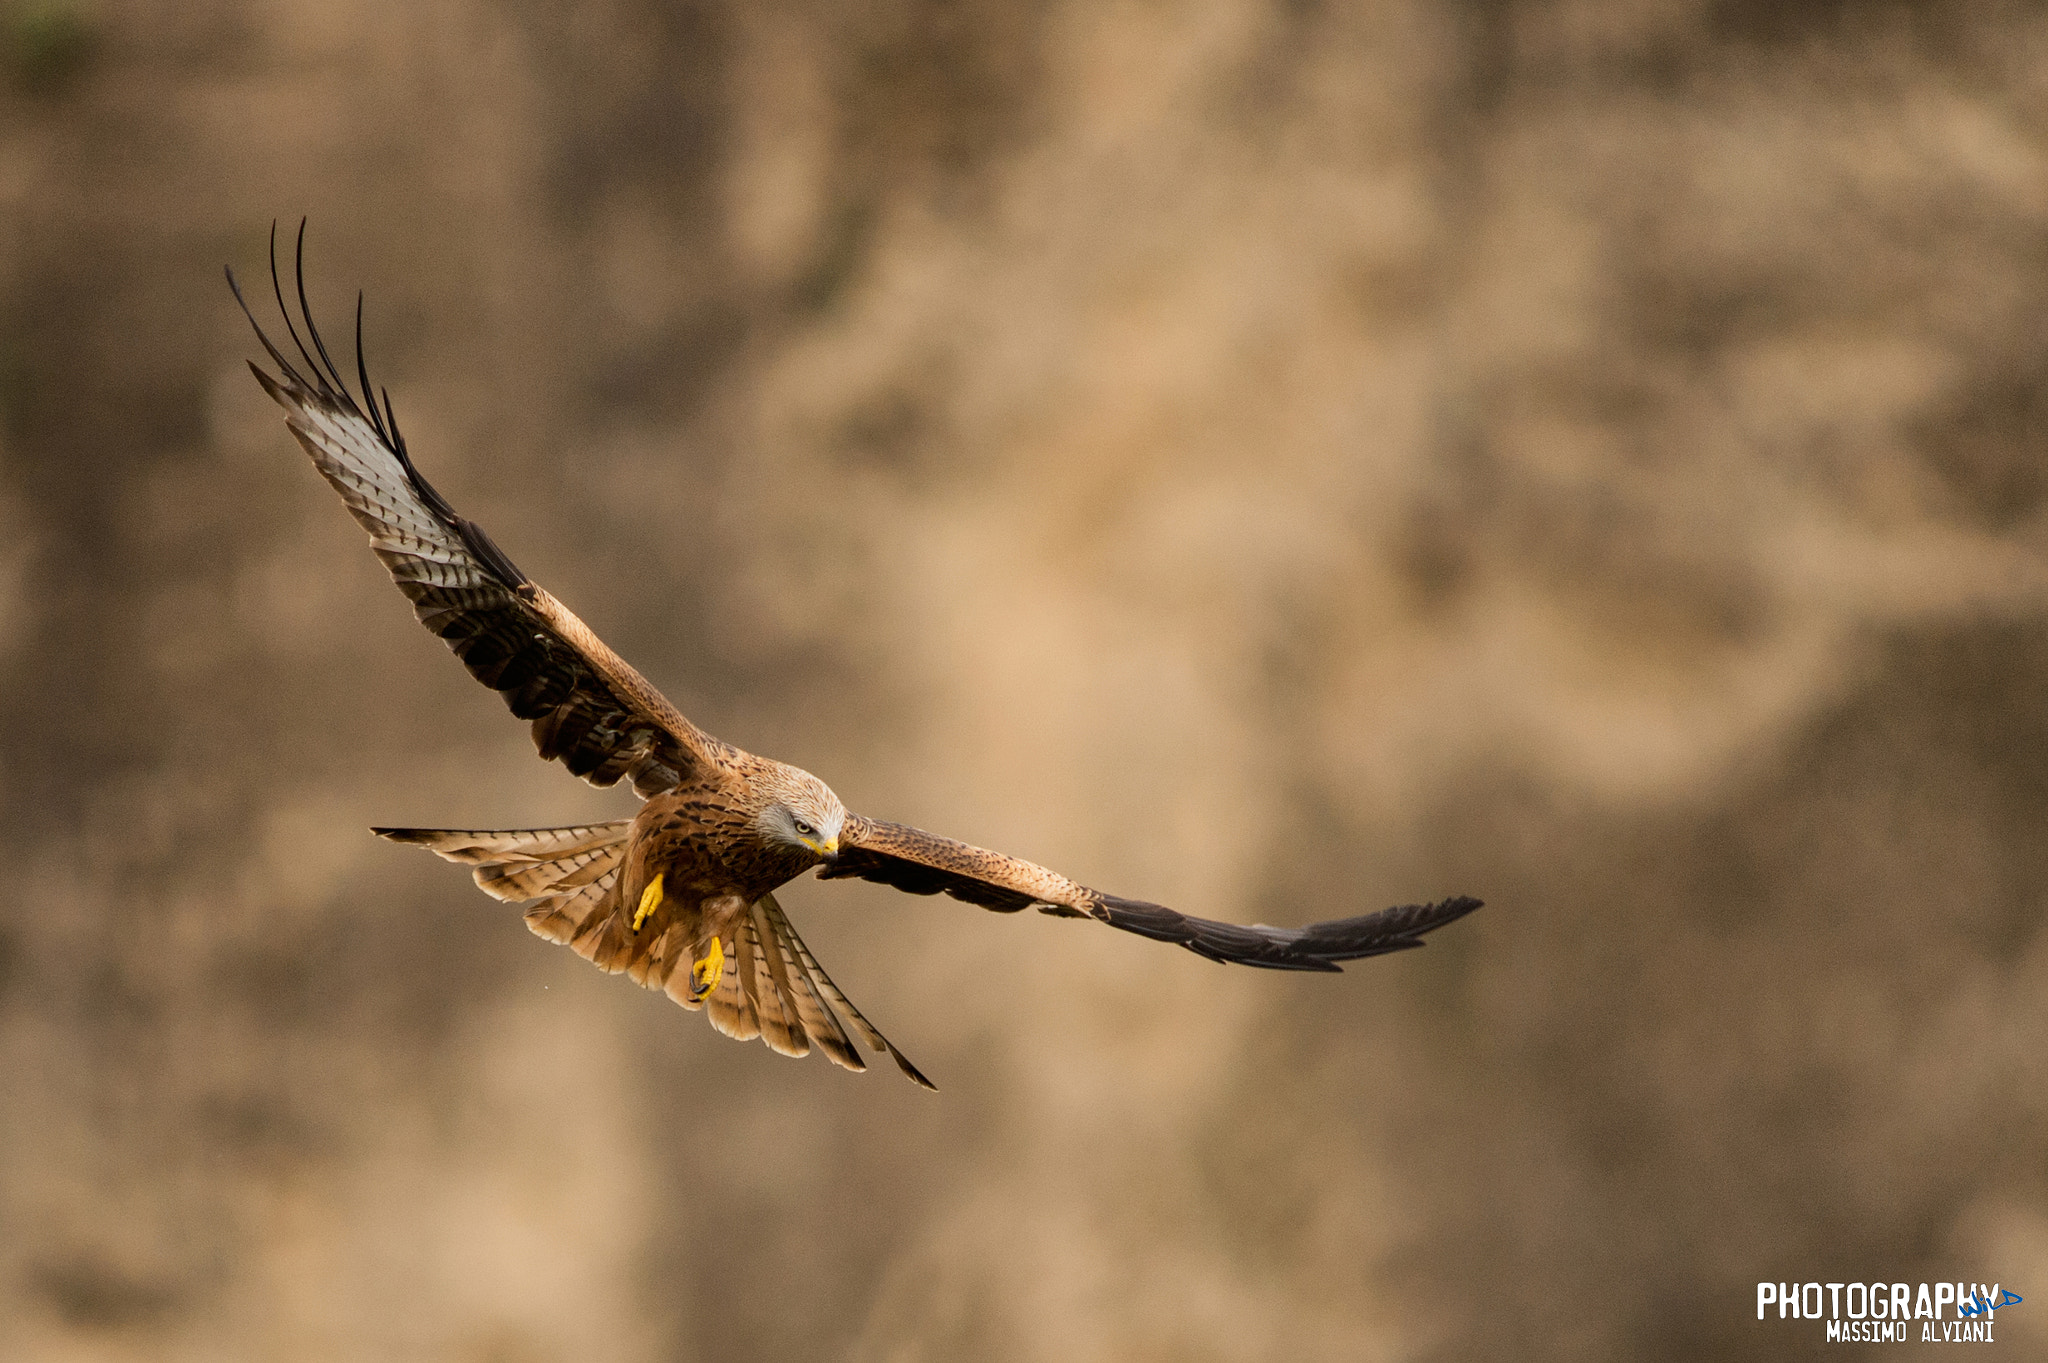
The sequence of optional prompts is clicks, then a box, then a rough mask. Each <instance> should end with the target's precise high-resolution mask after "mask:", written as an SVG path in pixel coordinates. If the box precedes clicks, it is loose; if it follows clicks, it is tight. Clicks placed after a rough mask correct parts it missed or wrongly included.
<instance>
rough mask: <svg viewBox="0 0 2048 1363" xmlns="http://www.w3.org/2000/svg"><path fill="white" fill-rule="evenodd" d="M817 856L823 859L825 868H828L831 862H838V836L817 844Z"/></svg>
mask: <svg viewBox="0 0 2048 1363" xmlns="http://www.w3.org/2000/svg"><path fill="white" fill-rule="evenodd" d="M818 854H819V855H820V856H822V857H824V858H825V864H826V865H827V866H830V865H831V864H832V863H833V862H835V861H837V860H839V838H838V836H837V835H836V834H835V835H834V836H832V837H830V838H827V839H826V840H825V841H823V842H821V843H819V844H818Z"/></svg>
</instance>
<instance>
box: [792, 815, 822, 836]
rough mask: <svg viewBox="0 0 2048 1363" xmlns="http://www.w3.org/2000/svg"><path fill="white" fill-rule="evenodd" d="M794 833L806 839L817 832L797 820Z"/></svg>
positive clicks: (800, 820)
mask: <svg viewBox="0 0 2048 1363" xmlns="http://www.w3.org/2000/svg"><path fill="white" fill-rule="evenodd" d="M796 831H797V832H799V833H801V834H803V835H804V836H805V837H807V838H808V837H810V836H811V835H812V834H813V833H816V832H817V831H818V830H817V829H815V828H813V827H811V826H810V825H809V824H807V823H805V822H804V821H803V820H802V819H798V820H797V821H796Z"/></svg>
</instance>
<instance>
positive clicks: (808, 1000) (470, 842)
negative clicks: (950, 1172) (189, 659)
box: [371, 819, 937, 1091]
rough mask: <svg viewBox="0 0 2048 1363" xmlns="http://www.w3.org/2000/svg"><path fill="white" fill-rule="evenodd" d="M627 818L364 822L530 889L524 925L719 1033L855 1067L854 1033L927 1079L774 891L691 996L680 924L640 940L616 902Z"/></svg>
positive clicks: (860, 1064)
mask: <svg viewBox="0 0 2048 1363" xmlns="http://www.w3.org/2000/svg"><path fill="white" fill-rule="evenodd" d="M632 828H633V822H632V820H630V819H619V820H615V821H613V822H611V823H598V824H582V825H579V826H577V827H573V828H512V829H489V830H486V829H469V828H377V829H372V830H371V831H372V832H374V833H376V834H377V835H378V836H379V837H384V838H389V839H391V840H392V841H393V842H403V843H411V844H413V845H414V846H418V847H425V848H427V849H428V850H429V851H432V852H434V853H435V854H437V855H439V856H441V857H445V858H446V859H447V860H449V861H454V862H460V863H461V864H463V865H465V866H469V867H471V868H473V869H472V871H471V874H472V875H473V876H474V878H475V880H476V883H477V887H478V888H479V889H481V890H482V891H483V892H484V893H485V894H487V895H490V896H491V897H492V898H494V899H503V900H507V901H510V902H515V903H516V902H523V901H526V900H537V901H539V902H537V903H535V904H533V905H532V906H531V907H530V908H528V909H527V910H526V926H527V927H529V928H531V929H533V931H534V932H536V933H538V934H539V935H540V936H542V937H545V938H547V939H548V940H549V941H550V942H558V943H560V944H561V945H563V946H566V947H568V948H570V949H571V950H573V951H574V952H576V954H577V955H579V956H582V957H584V958H585V959H586V960H589V961H591V962H593V963H594V964H596V965H597V966H598V967H600V968H601V969H603V970H606V971H611V972H619V971H623V972H625V973H627V974H629V975H631V976H632V977H633V979H635V980H637V981H638V982H639V983H641V984H643V985H645V986H646V987H647V988H649V989H661V990H665V991H666V992H667V993H668V995H669V997H671V998H673V999H675V1000H676V1002H678V1003H680V1004H682V1005H683V1006H684V1007H686V1008H692V1009H694V1008H697V1007H700V1006H701V1007H703V1008H705V1009H706V1010H707V1011H708V1012H709V1013H710V1015H711V1025H712V1026H714V1027H716V1028H717V1029H718V1030H719V1031H721V1032H723V1033H725V1034H726V1035H727V1036H729V1037H733V1038H736V1039H738V1040H740V1041H750V1040H752V1039H753V1038H755V1037H759V1038H761V1040H762V1041H763V1042H765V1043H766V1044H767V1046H768V1047H769V1049H771V1050H774V1051H777V1052H779V1053H781V1054H783V1055H792V1056H800V1055H806V1054H808V1053H809V1052H810V1049H811V1046H812V1044H813V1043H815V1044H816V1045H817V1047H818V1049H819V1050H821V1051H823V1052H824V1053H825V1054H826V1056H827V1057H828V1058H829V1059H831V1061H832V1062H833V1063H834V1064H836V1065H839V1066H842V1067H843V1068H845V1069H849V1070H865V1069H866V1068H867V1062H866V1061H864V1060H862V1059H861V1054H860V1048H859V1047H858V1046H856V1045H855V1044H854V1037H858V1038H859V1039H860V1040H861V1041H863V1042H865V1043H866V1044H867V1045H868V1046H870V1047H872V1048H873V1049H875V1050H877V1051H886V1052H887V1053H888V1055H889V1057H890V1059H892V1060H894V1061H895V1062H896V1065H897V1067H898V1068H899V1069H901V1070H902V1071H903V1072H904V1073H905V1074H906V1075H908V1076H910V1078H911V1079H912V1080H914V1081H915V1082H917V1083H919V1084H922V1085H923V1086H924V1087H926V1088H928V1089H933V1090H934V1091H936V1087H937V1086H936V1085H934V1084H933V1083H932V1081H931V1080H929V1079H927V1078H925V1077H924V1075H922V1074H920V1073H919V1072H918V1069H917V1067H916V1066H915V1065H913V1064H911V1063H910V1062H909V1061H908V1060H906V1059H905V1058H904V1056H903V1052H901V1051H899V1050H897V1049H896V1047H895V1046H894V1045H893V1044H891V1043H890V1041H889V1039H888V1038H887V1037H885V1036H883V1035H882V1034H881V1032H880V1031H878V1030H877V1029H876V1027H875V1025H874V1024H873V1023H871V1022H869V1021H868V1020H867V1018H866V1017H864V1016H862V1014H861V1011H860V1009H858V1008H856V1007H854V1006H853V1004H852V1002H851V1001H850V1000H848V999H847V997H846V995H844V994H842V993H841V992H840V991H839V986H837V985H835V984H833V983H832V979H831V977H830V976H829V975H827V974H826V973H825V971H824V969H823V968H822V967H821V966H819V964H818V960H817V957H815V956H813V955H811V950H810V948H809V947H807V946H805V945H804V943H803V939H802V938H800V937H798V936H797V935H796V929H795V928H793V927H791V926H790V924H789V919H788V918H787V917H785V916H784V915H783V912H782V906H781V905H779V904H777V903H776V902H775V896H773V895H763V896H761V898H760V899H759V900H758V901H756V902H755V903H754V904H753V905H752V906H751V907H750V908H749V909H748V910H747V912H746V913H744V914H742V915H741V916H740V919H739V922H738V923H736V924H735V925H734V927H733V929H732V936H733V941H732V951H731V954H730V957H729V958H728V960H727V961H726V963H725V967H724V972H723V974H722V975H721V976H720V977H719V982H718V987H717V988H716V989H714V990H712V992H711V995H710V997H709V998H707V999H705V1000H703V1002H702V1003H701V1004H699V1003H698V1002H697V1001H695V1000H693V999H691V998H690V996H689V984H690V971H689V970H688V969H682V970H677V969H676V966H677V965H678V964H679V963H684V962H682V961H681V960H680V957H681V956H683V955H686V954H687V953H686V951H685V950H684V943H683V942H682V941H681V939H680V936H679V935H678V932H679V930H678V932H656V933H652V934H651V936H648V937H646V938H645V939H644V940H643V939H642V938H640V937H636V936H635V934H634V933H633V932H632V931H631V929H630V927H629V926H628V915H627V914H626V913H624V912H622V911H621V909H622V906H621V904H620V901H619V894H618V882H619V871H620V868H621V867H622V866H623V865H624V864H625V860H626V839H627V838H628V836H630V834H631V833H632ZM671 939H674V940H671ZM849 1031H850V1032H851V1035H849Z"/></svg>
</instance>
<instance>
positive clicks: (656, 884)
mask: <svg viewBox="0 0 2048 1363" xmlns="http://www.w3.org/2000/svg"><path fill="white" fill-rule="evenodd" d="M660 907H661V876H660V875H659V874H657V875H656V876H655V877H654V879H653V880H650V881H648V882H647V888H646V889H644V890H642V891H641V892H640V907H639V908H637V909H635V910H634V911H633V931H635V932H638V931H640V925H641V924H642V923H644V922H646V921H647V915H649V914H651V913H653V912H654V911H655V910H656V909H658V908H660Z"/></svg>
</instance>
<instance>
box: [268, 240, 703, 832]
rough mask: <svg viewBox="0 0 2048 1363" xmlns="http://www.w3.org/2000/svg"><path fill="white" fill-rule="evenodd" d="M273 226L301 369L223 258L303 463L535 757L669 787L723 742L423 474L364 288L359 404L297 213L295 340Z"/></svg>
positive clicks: (597, 780)
mask: <svg viewBox="0 0 2048 1363" xmlns="http://www.w3.org/2000/svg"><path fill="white" fill-rule="evenodd" d="M271 238H272V239H271V258H270V283H271V288H272V291H273V292H274V293H275V294H276V296H277V306H278V309H279V311H280V312H282V313H283V314H284V323H285V329H286V331H287V332H288V333H289V334H290V336H291V338H292V343H293V345H294V346H295V347H296V348H297V350H298V352H299V358H300V359H301V360H303V361H304V367H303V368H301V367H299V366H297V365H294V364H293V363H292V362H291V361H290V360H288V359H287V358H285V355H284V353H283V352H282V351H280V350H279V349H278V348H277V347H276V346H275V345H273V344H271V341H270V337H269V336H267V335H265V334H264V331H263V328H262V327H261V326H260V325H258V323H257V321H256V318H255V316H254V315H253V314H251V313H250V312H249V305H248V303H247V302H245V301H244V300H243V298H242V290H241V288H240V286H239V285H237V284H236V282H235V274H234V271H233V270H229V271H228V287H229V288H231V289H233V290H234V291H235V301H236V302H238V303H241V305H242V312H243V313H244V315H246V316H248V317H249V325H251V326H253V327H255V328H256V338H257V339H258V340H259V341H261V342H262V343H263V348H264V349H265V350H267V351H268V352H270V358H271V360H272V361H273V362H274V363H275V364H276V365H277V368H278V371H279V372H278V374H277V375H271V374H268V373H265V372H264V370H263V369H262V368H261V367H259V366H258V365H256V364H253V363H252V364H251V365H250V366H249V368H250V370H251V371H252V372H253V373H254V374H255V375H256V381H257V382H258V383H261V384H262V385H263V391H264V392H266V393H268V394H270V396H271V397H272V398H273V399H274V400H275V401H276V402H277V404H278V405H279V406H280V407H282V408H284V410H285V424H286V425H287V426H289V427H290V428H291V433H292V434H293V435H295V436H297V437H298V440H299V443H300V444H301V445H303V446H305V448H306V453H307V454H309V455H311V456H312V457H313V466H314V467H315V468H317V469H319V470H320V473H321V475H322V476H323V477H325V478H326V479H327V481H328V482H329V483H330V484H332V485H333V487H334V490H335V491H336V492H338V493H340V494H341V500H342V501H343V503H345V504H346V505H347V507H348V509H349V513H350V514H351V515H353V516H354V517H355V518H356V520H357V521H358V522H359V523H360V524H361V525H362V527H363V529H365V530H367V531H369V532H370V547H371V548H372V549H373V550H375V552H376V554H377V557H378V558H380V559H382V560H383V561H384V566H385V567H386V568H387V569H389V570H390V572H391V579H392V581H394V582H396V583H397V584H398V589H399V590H400V591H402V592H404V593H405V594H406V596H407V597H409V598H410V599H411V600H412V605H413V612H414V614H416V615H417V616H419V619H420V623H421V624H423V625H425V626H426V627H427V628H428V629H430V630H432V631H433V632H434V633H435V634H438V635H439V636H441V638H442V639H444V640H446V641H447V643H448V646H449V647H450V648H451V649H453V650H454V651H455V656H456V657H458V658H460V659H462V661H463V664H464V666H466V667H468V668H469V671H470V674H471V675H472V676H474V677H475V678H476V679H477V680H478V681H480V682H482V683H483V684H484V685H486V686H488V687H491V688H493V689H494V690H496V691H498V692H500V693H501V694H502V695H503V696H504V697H505V703H506V704H507V705H509V706H510V707H511V709H512V713H513V714H515V715H517V716H518V717H519V718H521V719H527V720H531V721H533V741H534V744H535V746H537V747H538V748H539V749H540V755H541V756H542V757H543V758H545V759H550V760H552V759H555V758H560V759H561V761H562V763H563V764H564V765H565V766H567V767H568V768H569V770H570V771H572V772H574V773H575V774H576V775H578V776H581V777H582V778H583V779H584V780H586V781H589V782H590V783H591V784H592V785H598V786H609V785H612V784H614V783H616V782H617V781H618V780H619V779H620V778H622V777H624V778H627V779H630V780H631V781H632V783H633V787H634V789H636V790H637V791H639V792H640V793H641V794H642V795H651V794H653V793H655V792H656V791H660V790H666V789H669V788H670V787H672V786H674V785H676V784H677V783H678V782H679V781H680V780H681V779H682V777H683V776H684V775H685V774H687V773H688V772H689V771H690V770H691V769H692V768H694V767H696V766H697V765H698V764H700V763H702V762H704V761H706V760H707V759H708V758H709V757H710V756H711V755H712V753H713V751H714V750H723V749H724V748H725V745H724V744H721V743H719V742H718V740H717V739H714V738H712V737H711V736H710V735H708V734H706V733H704V732H703V731H702V730H701V729H699V728H697V727H696V726H695V725H694V724H692V723H690V721H689V720H687V719H685V718H683V716H682V715H681V714H680V713H679V712H678V711H677V710H676V708H675V707H674V706H673V705H671V704H669V702H668V700H667V698H666V697H664V696H663V695H662V694H661V693H660V692H659V691H657V690H655V689H654V687H653V686H652V685H651V684H650V683H649V682H648V680H647V679H646V678H645V677H643V676H641V675H640V674H639V673H638V672H636V671H634V670H633V668H632V667H631V666H629V665H628V664H627V663H626V661H625V660H624V659H622V658H620V657H619V655H618V654H616V653H614V652H612V651H611V650H610V649H609V648H607V647H605V645H604V641H603V640H601V639H599V638H598V637H597V636H596V635H595V634H593V633H591V631H590V627H589V626H587V625H585V624H584V623H583V622H582V621H581V620H579V619H578V618H576V616H575V615H574V614H573V613H571V612H570V610H569V609H568V607H566V606H564V605H563V604H562V603H561V602H559V601H557V600H555V598H554V597H552V596H550V595H549V594H548V593H547V592H546V591H545V590H544V589H542V588H541V587H540V586H538V585H536V584H535V583H533V582H530V581H528V580H527V578H526V575H525V574H524V573H522V572H520V571H519V569H518V568H516V567H514V566H513V564H512V560H511V559H509V558H507V557H506V556H505V554H504V552H503V551H502V550H500V549H499V548H498V546H497V545H496V544H494V543H492V542H491V538H490V536H488V535H486V534H485V533H484V532H483V530H482V529H481V528H480V527H479V526H477V525H476V524H475V523H474V522H472V521H466V520H464V519H463V518H462V517H460V516H458V515H456V514H455V508H453V507H451V506H449V505H448V502H447V500H446V499H444V498H443V497H442V496H441V494H440V493H438V492H436V491H435V490H434V487H433V485H432V484H430V483H429V482H427V480H426V479H425V478H423V477H421V476H420V472H419V470H418V469H416V468H414V467H413V463H412V457H411V456H410V455H409V454H408V453H407V452H406V448H405V437H404V436H402V435H401V434H399V430H398V421H397V418H396V417H395V416H394V415H393V414H392V411H391V396H390V394H389V393H385V394H384V395H383V397H384V402H383V407H382V410H379V408H378V404H377V397H376V395H375V394H373V393H372V391H371V388H370V376H369V372H368V370H367V369H366V368H365V367H364V364H363V308H362V298H361V296H360V295H358V296H357V299H356V375H357V378H358V380H359V382H360V383H361V386H362V405H360V406H359V405H358V404H357V402H356V399H355V397H354V396H353V395H352V394H351V393H350V391H349V387H348V384H347V382H346V381H345V380H343V378H342V377H341V374H340V372H339V371H338V370H337V369H336V368H335V365H334V361H333V360H332V359H330V358H329V357H328V354H327V347H326V345H325V344H324V343H323V342H322V341H321V339H320V333H319V332H318V331H317V330H316V329H315V328H314V326H313V317H312V313H311V312H310V310H308V308H307V306H306V282H305V246H306V229H305V225H304V224H303V223H301V224H300V226H299V249H298V256H297V265H298V303H299V316H300V318H301V320H303V321H304V322H305V324H306V339H305V340H301V339H300V337H299V332H298V328H297V326H296V325H294V324H293V322H292V315H291V309H290V308H289V307H288V306H287V305H286V303H285V300H284V290H283V288H282V286H280V285H279V283H278V278H277V242H276V229H275V228H273V229H272V233H271ZM308 342H310V343H311V346H312V349H311V350H308V349H307V343H308ZM365 408H367V409H368V410H367V411H365V410H364V409H365Z"/></svg>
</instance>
